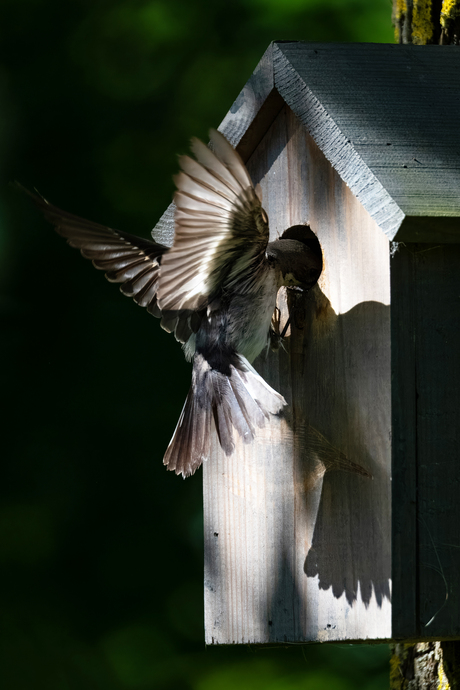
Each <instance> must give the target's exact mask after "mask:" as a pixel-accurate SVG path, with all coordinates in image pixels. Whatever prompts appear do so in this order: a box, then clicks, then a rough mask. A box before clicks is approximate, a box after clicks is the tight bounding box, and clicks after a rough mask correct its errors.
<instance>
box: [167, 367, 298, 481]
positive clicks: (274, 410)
mask: <svg viewBox="0 0 460 690" xmlns="http://www.w3.org/2000/svg"><path fill="white" fill-rule="evenodd" d="M286 405H287V403H286V401H285V399H284V398H283V396H282V395H280V394H279V393H277V392H276V391H275V390H273V388H271V387H270V386H269V385H268V383H266V382H265V381H264V380H263V378H262V377H261V376H259V374H258V373H257V372H256V370H255V369H254V368H253V367H252V366H251V365H250V364H249V362H248V361H247V360H246V359H245V358H244V357H242V356H241V355H235V357H234V359H233V362H232V363H231V364H230V367H229V374H225V373H222V372H221V371H218V370H216V369H212V368H211V366H210V364H209V362H208V361H207V360H206V359H205V358H204V357H203V355H201V354H196V355H195V357H194V360H193V374H192V385H191V387H190V391H189V393H188V395H187V399H186V401H185V404H184V407H183V409H182V413H181V416H180V418H179V422H178V424H177V426H176V430H175V432H174V435H173V437H172V439H171V442H170V444H169V446H168V448H167V450H166V453H165V456H164V460H163V463H164V464H165V465H166V466H167V468H168V470H173V471H174V472H175V473H176V474H182V476H183V477H184V478H185V477H189V476H190V475H192V474H194V472H195V471H196V470H197V469H198V468H199V467H200V465H201V464H202V462H203V461H204V460H207V459H208V458H209V454H210V449H211V432H212V429H213V428H215V429H216V431H217V435H218V438H219V442H220V445H221V446H222V448H223V450H224V452H225V453H226V455H231V454H232V453H233V451H234V450H235V442H234V438H233V429H236V431H237V432H238V434H239V435H240V436H241V438H242V439H243V441H244V443H251V441H252V440H253V439H254V437H255V435H256V428H257V427H259V428H260V427H263V426H264V425H265V422H266V420H267V419H269V417H270V415H271V414H272V415H275V414H278V413H279V412H280V411H281V410H282V409H283V408H284V407H285V406H286Z"/></svg>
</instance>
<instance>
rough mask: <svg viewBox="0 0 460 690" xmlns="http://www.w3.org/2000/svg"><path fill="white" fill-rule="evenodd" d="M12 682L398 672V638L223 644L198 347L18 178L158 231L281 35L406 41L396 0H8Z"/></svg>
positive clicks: (339, 683)
mask: <svg viewBox="0 0 460 690" xmlns="http://www.w3.org/2000/svg"><path fill="white" fill-rule="evenodd" d="M0 7H1V15H2V21H1V23H0V39H1V40H0V176H1V177H0V179H1V187H0V192H1V195H0V314H1V318H2V339H1V356H2V362H3V372H2V398H3V401H4V407H5V409H4V413H3V415H2V422H3V427H2V450H3V452H2V463H1V482H0V487H1V488H0V491H1V505H0V573H1V587H0V610H1V623H0V669H1V670H0V684H1V687H2V688H5V690H30V689H31V688H33V689H34V690H41V689H42V688H43V689H46V690H79V689H80V688H81V689H82V690H83V689H85V690H88V689H89V690H91V689H93V688H95V689H98V690H99V689H100V690H108V689H110V690H117V689H124V688H152V689H153V688H155V689H157V688H161V689H163V688H164V689H165V690H168V689H170V688H171V689H172V688H184V689H185V690H187V689H188V688H190V689H194V690H195V689H196V690H208V689H209V690H211V688H212V689H213V690H225V689H226V688H229V689H230V688H234V687H235V686H238V687H239V688H240V689H241V690H244V689H245V688H248V689H249V688H251V690H254V689H257V688H264V690H281V689H283V690H294V689H295V688H311V689H312V690H321V689H322V688H328V690H334V689H336V690H346V689H348V688H357V687H359V688H360V689H362V690H378V689H379V688H385V687H387V681H386V678H387V659H388V653H387V648H386V647H385V646H376V647H356V646H324V645H323V646H318V645H313V646H307V647H300V648H299V647H296V646H292V647H290V648H286V649H284V648H281V649H280V648H277V649H254V648H250V647H242V648H238V647H231V648H221V649H214V648H212V649H208V650H206V651H205V650H204V649H203V622H202V621H203V611H202V577H203V544H202V506H201V477H200V474H198V476H196V477H194V478H193V479H190V480H188V481H187V482H183V481H182V480H181V479H179V478H177V477H175V476H174V475H171V474H169V473H166V471H165V470H164V468H163V466H162V456H163V452H164V449H165V448H166V445H167V443H168V441H169V438H170V436H171V434H172V431H173V429H174V426H175V424H176V421H177V418H178V416H179V413H180V409H181V406H182V403H183V400H184V398H185V395H186V392H187V389H188V385H189V365H187V364H186V363H185V362H184V361H183V357H182V353H181V351H180V348H179V347H178V346H176V344H175V343H174V342H173V341H172V339H171V338H170V336H168V335H167V334H166V333H165V332H163V331H161V329H160V328H159V326H158V323H156V322H155V320H154V319H153V318H151V317H150V316H148V315H147V314H146V313H145V312H143V310H141V309H139V308H138V307H136V306H135V305H134V304H133V303H132V302H131V301H130V300H128V299H126V298H124V297H122V296H121V295H120V294H119V293H118V291H117V290H116V289H115V287H114V286H112V285H109V284H108V283H106V282H105V281H104V280H103V279H102V276H101V275H100V274H98V272H97V271H95V270H94V269H93V268H92V267H91V265H90V264H89V262H84V261H83V260H82V259H81V258H80V256H79V255H78V252H75V251H74V250H70V249H69V248H68V247H67V246H66V244H65V242H63V241H62V240H61V239H59V238H58V237H57V236H56V235H55V234H54V233H53V232H52V231H51V230H50V228H49V226H47V225H46V223H44V222H43V221H42V220H41V218H39V217H38V216H37V214H36V213H35V212H34V210H33V209H31V208H30V206H29V205H28V203H26V202H25V200H24V199H23V198H21V197H20V196H19V195H18V194H16V193H15V192H14V191H13V190H11V188H9V187H8V182H10V181H12V180H14V179H18V180H19V181H20V182H22V183H23V184H25V185H26V186H29V187H37V188H38V189H39V190H40V192H42V193H43V194H44V195H45V196H46V197H47V198H49V199H50V200H51V201H53V202H54V203H56V204H58V205H60V206H61V207H63V208H66V209H67V210H69V211H72V212H74V213H78V214H79V215H82V216H85V217H88V218H92V219H94V220H97V221H100V222H103V223H106V224H108V225H111V226H112V227H118V228H122V229H126V230H128V231H130V232H134V233H139V234H144V235H147V234H148V232H149V230H150V229H151V227H152V226H153V225H154V224H155V222H156V221H157V219H158V218H159V216H160V215H161V213H162V212H163V211H164V210H165V208H166V207H167V205H168V203H169V201H170V198H171V195H172V192H173V185H172V180H171V176H172V174H173V173H174V172H175V170H176V154H177V153H180V152H184V151H186V150H187V146H188V144H187V142H188V139H189V137H190V136H192V135H197V136H199V137H202V138H205V137H206V133H207V129H208V128H209V127H210V126H217V125H218V124H219V122H220V120H221V119H222V118H223V117H224V115H225V113H226V112H227V110H228V108H229V107H230V105H231V104H232V102H233V100H234V99H235V97H236V96H237V94H238V92H239V90H240V89H241V88H242V86H243V84H244V83H245V81H246V79H247V78H248V77H249V75H250V73H251V71H252V70H253V68H254V67H255V65H256V64H257V62H258V60H259V59H260V57H261V56H262V54H263V52H264V51H265V49H266V47H267V45H268V44H269V42H270V41H271V40H273V39H281V38H284V39H286V38H289V39H303V40H317V41H369V42H379V41H387V42H390V41H392V39H393V30H392V27H391V3H390V0H373V1H372V2H369V0H283V1H281V0H234V1H233V2H231V3H229V2H223V1H222V0H215V1H214V2H208V0H124V1H121V0H74V2H72V3H62V2H61V1H60V0H59V1H58V0H1V1H0Z"/></svg>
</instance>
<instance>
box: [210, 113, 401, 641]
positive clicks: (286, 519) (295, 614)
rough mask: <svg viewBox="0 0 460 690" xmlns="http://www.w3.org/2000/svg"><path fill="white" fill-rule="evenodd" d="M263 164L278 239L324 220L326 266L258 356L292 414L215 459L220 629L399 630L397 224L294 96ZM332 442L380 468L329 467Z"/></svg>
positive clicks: (240, 636)
mask: <svg viewBox="0 0 460 690" xmlns="http://www.w3.org/2000/svg"><path fill="white" fill-rule="evenodd" d="M248 167H249V170H250V172H251V175H252V177H253V180H254V182H255V183H257V182H260V184H261V187H262V191H263V196H264V199H263V204H264V207H265V209H266V210H267V212H268V215H269V218H270V228H271V233H272V239H274V238H275V237H276V236H277V235H278V234H280V233H281V232H282V231H283V230H285V229H286V228H287V227H289V226H292V225H295V224H304V223H307V222H309V223H310V225H311V227H312V229H313V231H314V232H315V233H316V235H317V237H318V239H319V241H320V243H321V246H322V250H323V255H324V266H325V267H324V271H323V275H322V277H321V278H320V283H319V285H318V286H316V288H314V289H313V290H312V291H311V292H310V293H309V295H307V296H300V297H299V296H298V294H296V293H293V294H287V295H286V294H283V293H280V307H281V308H282V312H283V315H282V321H283V320H284V319H285V318H286V308H285V306H286V305H287V304H288V305H289V308H290V311H291V314H292V316H293V325H292V328H291V332H290V337H288V338H287V339H286V342H285V346H286V351H284V350H281V351H280V352H279V353H277V354H275V353H270V354H269V355H268V357H267V359H265V360H264V359H263V358H259V361H257V363H256V365H257V368H258V370H259V371H260V372H261V373H262V375H263V376H264V377H265V378H266V379H267V381H269V383H270V384H271V385H272V386H274V387H275V388H276V389H277V390H279V391H280V392H281V393H283V395H284V396H285V397H286V399H287V400H288V401H289V403H290V405H291V407H290V410H291V412H290V416H289V417H287V418H285V419H281V420H276V419H274V420H273V422H272V424H270V426H267V427H266V428H265V429H263V430H261V432H259V434H258V437H257V439H256V442H255V443H253V444H252V445H250V446H245V445H243V444H239V445H238V447H237V452H236V453H235V454H234V455H233V456H232V457H230V458H227V457H226V456H225V455H224V454H223V453H222V452H221V450H220V449H219V448H218V447H217V445H216V446H215V452H214V454H213V458H212V460H211V461H209V462H208V463H206V464H205V466H204V513H205V514H204V520H205V522H204V524H205V623H206V642H207V644H213V643H214V644H216V643H220V644H226V643H227V644H228V643H230V644H231V643H243V642H254V643H269V642H274V641H279V642H283V641H307V640H321V641H327V640H331V641H332V640H344V639H347V640H358V639H360V640H366V639H385V638H389V637H390V636H391V622H390V618H391V611H390V604H389V595H390V571H391V563H390V505H389V504H390V467H389V465H390V388H389V386H390V352H389V343H390V323H389V306H388V305H389V299H390V286H389V252H388V240H387V239H386V238H385V236H384V235H383V233H382V232H381V230H380V229H379V228H378V227H377V225H376V223H375V222H374V221H373V220H372V219H371V218H370V216H369V214H368V213H367V212H366V211H365V210H364V209H363V207H362V206H361V204H360V203H359V202H358V201H357V200H356V198H355V197H354V195H353V194H352V193H351V192H350V190H349V189H348V188H347V186H346V185H345V184H344V183H343V182H342V181H341V180H340V178H339V176H338V175H337V173H336V172H334V171H333V169H332V168H331V166H330V164H329V163H328V162H327V160H326V159H325V157H324V156H323V154H322V153H321V152H320V150H319V149H318V147H317V146H316V144H315V143H314V142H313V140H312V138H311V137H310V136H309V135H307V134H306V133H305V130H304V128H303V127H302V126H301V125H300V123H299V122H298V120H297V119H296V118H295V117H294V115H293V114H292V112H291V111H290V110H289V109H288V108H285V109H283V111H282V112H281V113H280V114H279V116H278V117H277V119H276V120H275V122H274V123H273V126H272V127H271V129H270V130H269V132H268V133H267V135H266V136H265V137H264V139H263V140H262V142H261V143H260V145H259V146H258V148H257V149H256V151H255V153H254V154H253V156H252V157H251V158H250V160H249V162H248ZM321 438H323V439H324V444H323V445H322V444H321ZM331 448H332V449H336V456H337V460H338V461H339V460H340V459H342V460H343V458H344V457H345V458H348V459H349V460H352V461H355V462H358V463H359V464H360V465H362V466H364V467H365V468H366V469H367V470H369V471H370V472H371V473H372V475H373V477H374V479H373V480H369V479H366V478H364V477H362V476H359V475H356V474H353V473H346V472H341V471H328V472H326V474H324V470H325V464H327V462H329V463H330V460H331ZM332 454H333V453H332ZM337 464H340V463H339V462H337ZM333 466H334V462H332V467H333ZM329 467H331V465H329Z"/></svg>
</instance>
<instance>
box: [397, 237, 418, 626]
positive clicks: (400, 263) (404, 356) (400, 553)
mask: <svg viewBox="0 0 460 690" xmlns="http://www.w3.org/2000/svg"><path fill="white" fill-rule="evenodd" d="M415 279H416V271H415V260H414V253H413V251H412V250H411V249H409V248H408V247H406V246H405V245H403V244H401V245H399V247H398V249H397V251H396V252H395V253H394V256H393V258H392V260H391V378H392V390H391V415H392V577H393V594H392V636H393V638H394V639H410V638H412V639H414V638H417V637H418V636H419V634H420V625H419V609H418V604H419V583H418V569H417V568H418V566H417V564H418V521H417V438H416V418H417V412H416V395H417V385H416V360H415V330H416V328H415V319H416V314H415Z"/></svg>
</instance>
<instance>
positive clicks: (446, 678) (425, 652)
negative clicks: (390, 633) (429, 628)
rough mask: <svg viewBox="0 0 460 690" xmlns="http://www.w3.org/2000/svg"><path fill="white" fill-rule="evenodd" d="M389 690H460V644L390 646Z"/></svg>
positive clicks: (426, 643) (435, 643)
mask: <svg viewBox="0 0 460 690" xmlns="http://www.w3.org/2000/svg"><path fill="white" fill-rule="evenodd" d="M391 652H392V656H391V660H390V690H460V642H418V643H417V644H403V643H399V644H394V645H391Z"/></svg>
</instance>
